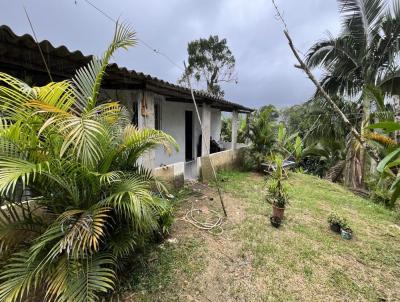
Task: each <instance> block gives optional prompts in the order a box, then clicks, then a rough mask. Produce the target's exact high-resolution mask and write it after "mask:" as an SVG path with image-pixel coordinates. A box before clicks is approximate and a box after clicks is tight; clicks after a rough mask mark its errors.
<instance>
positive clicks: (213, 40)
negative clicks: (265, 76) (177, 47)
mask: <svg viewBox="0 0 400 302" xmlns="http://www.w3.org/2000/svg"><path fill="white" fill-rule="evenodd" d="M187 52H188V66H187V73H188V75H189V76H193V77H194V79H195V80H196V81H197V82H204V83H205V84H206V89H207V92H209V93H211V94H212V95H214V96H216V97H223V96H224V90H223V89H222V87H221V83H224V82H225V83H227V82H237V79H236V75H235V63H236V60H235V57H234V56H233V54H232V52H231V50H230V49H229V47H228V45H227V40H226V39H221V40H220V39H219V37H218V36H210V37H209V38H208V39H203V38H201V39H198V40H194V41H191V42H190V43H189V44H188V47H187ZM185 77H186V73H184V74H183V75H182V78H181V80H179V82H180V83H181V84H184V85H186V79H185Z"/></svg>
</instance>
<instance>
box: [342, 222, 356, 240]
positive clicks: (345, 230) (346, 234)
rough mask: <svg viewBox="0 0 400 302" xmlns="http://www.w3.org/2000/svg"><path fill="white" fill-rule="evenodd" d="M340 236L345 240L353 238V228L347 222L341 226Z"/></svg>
mask: <svg viewBox="0 0 400 302" xmlns="http://www.w3.org/2000/svg"><path fill="white" fill-rule="evenodd" d="M340 237H342V239H345V240H350V239H352V238H353V230H352V229H351V228H350V227H349V225H348V224H347V223H344V224H343V225H342V226H341V227H340Z"/></svg>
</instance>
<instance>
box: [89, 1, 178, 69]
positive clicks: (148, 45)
mask: <svg viewBox="0 0 400 302" xmlns="http://www.w3.org/2000/svg"><path fill="white" fill-rule="evenodd" d="M84 1H85V2H86V3H87V4H89V5H90V6H91V7H93V8H94V9H95V10H97V11H98V12H99V13H100V14H102V15H103V16H104V17H106V18H107V19H108V20H110V21H111V22H113V23H117V20H116V19H115V18H113V17H111V16H110V15H109V14H107V13H106V12H105V11H104V10H102V9H101V8H99V7H98V6H96V5H94V4H93V3H92V2H91V1H89V0H84ZM137 40H138V41H139V42H140V43H142V44H143V46H145V47H146V48H148V49H149V50H150V51H152V52H153V53H156V54H158V55H160V56H162V57H164V58H165V59H166V60H167V61H169V62H170V63H171V64H172V65H174V66H175V67H177V68H178V69H180V70H182V71H183V70H184V69H183V68H182V67H181V66H179V65H178V64H176V63H175V62H174V61H173V60H172V59H171V58H170V57H169V56H168V55H167V54H165V53H163V52H161V51H159V50H158V49H157V48H155V47H152V46H151V45H150V44H149V43H147V42H146V41H144V40H143V39H141V38H138V39H137Z"/></svg>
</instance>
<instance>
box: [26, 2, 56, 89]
mask: <svg viewBox="0 0 400 302" xmlns="http://www.w3.org/2000/svg"><path fill="white" fill-rule="evenodd" d="M23 8H24V11H25V15H26V18H27V19H28V22H29V26H30V27H31V30H32V34H33V37H34V38H35V42H36V45H37V47H38V48H39V52H40V55H41V57H42V59H43V63H44V66H45V67H46V70H47V73H48V75H49V78H50V81H51V82H53V77H52V76H51V73H50V69H49V66H47V63H46V59H45V58H44V54H43V51H42V48H41V47H40V44H39V40H38V38H37V36H36V32H35V29H34V28H33V25H32V22H31V19H30V18H29V14H28V11H27V10H26V7H25V6H23Z"/></svg>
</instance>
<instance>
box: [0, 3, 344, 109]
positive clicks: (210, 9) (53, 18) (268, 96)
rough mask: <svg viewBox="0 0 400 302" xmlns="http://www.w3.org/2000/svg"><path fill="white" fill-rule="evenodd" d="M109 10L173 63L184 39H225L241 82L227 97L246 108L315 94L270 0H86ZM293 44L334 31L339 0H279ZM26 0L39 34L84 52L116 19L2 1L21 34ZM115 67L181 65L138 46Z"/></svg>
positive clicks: (99, 46) (103, 42) (0, 7)
mask: <svg viewBox="0 0 400 302" xmlns="http://www.w3.org/2000/svg"><path fill="white" fill-rule="evenodd" d="M91 1H92V3H94V4H95V5H96V6H98V7H99V8H101V9H103V10H104V11H105V12H107V13H108V14H109V15H110V16H112V17H114V18H120V19H121V20H126V21H128V22H130V23H131V24H132V25H133V26H134V28H135V30H136V32H137V36H138V38H140V39H142V40H144V41H145V42H147V43H148V44H150V45H152V46H153V47H154V48H156V49H159V50H160V51H162V52H164V53H166V54H168V56H169V57H170V58H171V59H172V60H173V61H174V62H177V63H178V64H182V62H183V60H185V59H187V51H186V47H187V43H188V42H189V41H191V40H194V39H198V38H200V37H208V36H209V35H210V34H212V35H219V37H220V38H227V40H228V46H229V47H230V49H231V50H232V52H233V54H234V55H235V57H236V72H237V74H238V78H239V82H238V84H228V85H225V86H224V89H225V96H226V99H227V100H231V101H234V102H237V103H240V104H243V105H247V106H251V107H260V106H262V105H266V104H274V105H277V106H279V107H283V106H288V105H291V104H296V103H301V102H303V101H305V100H307V99H308V98H309V97H310V96H311V95H312V93H313V92H314V87H313V86H312V84H311V83H310V82H309V80H308V79H307V78H306V77H305V76H304V74H303V73H302V72H301V71H300V70H298V69H295V68H294V67H293V65H294V63H295V59H294V58H293V56H292V54H291V53H290V50H289V48H288V46H287V43H286V40H285V38H284V36H283V34H282V26H281V24H280V23H279V22H278V21H277V20H276V18H275V14H274V10H273V7H272V4H271V2H270V0H201V1H200V0H145V1H139V0H113V1H110V0H91ZM277 3H278V5H279V6H280V8H281V10H283V11H284V17H285V19H286V21H287V24H288V27H289V29H290V31H291V34H292V36H293V38H294V41H295V43H296V46H297V48H298V49H300V50H301V51H303V52H304V53H305V52H306V51H307V49H308V48H309V47H310V46H311V45H312V44H313V43H314V42H315V41H317V40H318V39H321V38H323V37H324V35H326V32H327V31H330V32H332V33H333V34H336V33H338V32H339V27H340V19H339V13H338V9H337V3H336V0H277ZM22 5H25V6H26V8H27V10H28V12H29V14H30V17H31V20H32V22H33V25H34V27H35V30H36V33H37V36H38V38H39V40H43V39H47V40H49V41H50V42H51V43H52V44H53V45H54V46H59V45H61V44H64V45H66V46H67V47H68V48H69V49H70V50H77V49H79V50H81V51H82V52H83V53H84V54H101V53H102V51H103V50H104V49H105V47H106V46H107V44H108V42H109V41H110V39H111V37H112V34H113V30H114V27H113V24H112V23H111V22H110V21H109V20H107V19H106V18H105V17H104V16H103V15H101V14H100V13H99V12H97V11H96V10H95V9H94V8H93V7H91V6H90V5H88V4H87V3H86V2H85V1H84V0H76V1H75V0H57V1H55V0H20V1H15V0H0V20H1V23H3V24H6V25H8V26H10V27H11V28H12V29H13V31H14V32H15V33H17V34H18V35H21V34H24V33H31V30H30V27H29V24H28V21H27V19H26V17H25V13H24V11H23V7H22ZM114 60H115V61H116V62H117V63H118V64H119V65H120V66H125V67H128V68H130V69H135V70H136V71H142V72H144V73H148V74H151V75H153V76H157V77H159V78H161V79H163V80H167V81H170V82H173V83H176V81H177V79H178V78H179V76H180V75H181V70H179V69H178V68H177V67H175V66H174V65H172V64H171V63H170V62H168V61H167V60H166V59H165V58H163V57H161V56H156V55H154V53H152V52H151V51H150V50H149V49H148V48H146V47H144V46H143V45H140V44H139V45H137V46H136V47H135V48H132V49H130V50H129V51H128V52H123V51H122V52H120V53H118V55H117V56H116V57H115V59H114Z"/></svg>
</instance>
